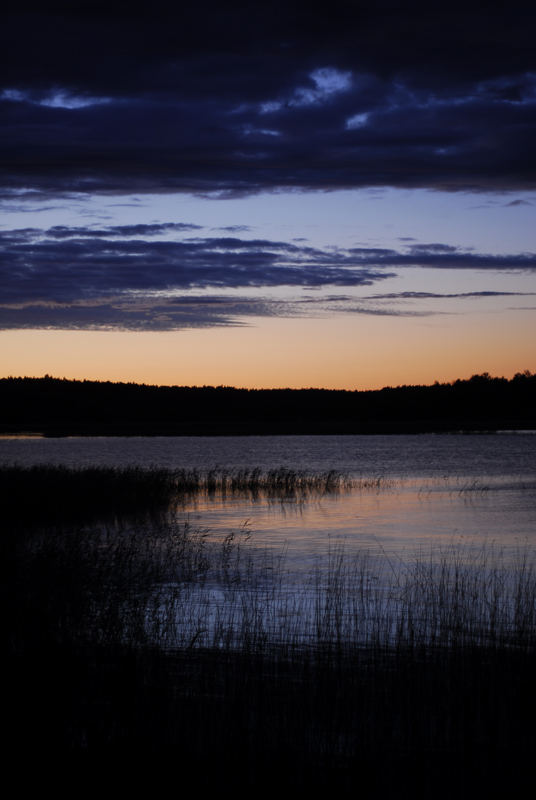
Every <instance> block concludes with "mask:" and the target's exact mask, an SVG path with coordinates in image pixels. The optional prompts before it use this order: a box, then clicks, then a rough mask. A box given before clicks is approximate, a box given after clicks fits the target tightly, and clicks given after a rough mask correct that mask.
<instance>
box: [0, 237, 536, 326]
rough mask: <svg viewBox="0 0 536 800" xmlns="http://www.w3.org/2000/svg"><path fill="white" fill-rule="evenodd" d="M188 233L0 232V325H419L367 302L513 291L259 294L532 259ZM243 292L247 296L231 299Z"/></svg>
mask: <svg viewBox="0 0 536 800" xmlns="http://www.w3.org/2000/svg"><path fill="white" fill-rule="evenodd" d="M197 228H199V226H197V225H194V224H193V223H180V222H176V223H162V224H158V225H157V224H150V225H118V226H109V227H105V228H103V227H100V228H98V227H87V228H83V227H68V226H54V227H52V228H49V229H48V230H42V229H39V228H34V227H28V228H19V229H13V230H6V231H4V232H3V233H2V234H0V281H1V285H2V298H1V302H2V311H1V315H0V326H3V327H36V326H37V327H67V328H76V327H78V328H92V327H104V328H106V327H112V328H113V327H116V328H125V329H140V330H163V329H173V328H177V327H192V326H203V325H205V326H206V325H228V324H237V321H238V320H240V319H243V318H244V317H248V316H266V315H277V316H281V315H288V314H303V313H323V312H325V311H330V312H333V311H345V312H352V313H360V314H361V313H366V314H377V315H387V314H388V315H397V316H408V315H423V314H427V313H430V312H428V311H419V312H414V311H404V310H400V309H399V308H398V309H397V308H385V307H378V306H374V303H372V304H371V303H370V302H369V301H370V300H374V301H376V300H399V299H430V298H435V297H443V298H452V297H492V296H503V295H504V296H506V295H516V294H523V293H517V292H487V291H479V292H477V291H475V292H465V293H453V294H435V293H427V292H402V293H394V294H383V295H381V294H377V295H372V296H370V297H369V298H364V300H363V301H362V302H361V301H360V302H359V303H356V300H355V298H352V297H350V296H348V295H345V294H342V295H341V294H332V293H330V294H327V295H326V292H325V291H322V292H319V294H318V295H317V296H314V297H313V296H310V297H308V298H307V297H306V298H301V299H294V300H292V299H287V300H285V301H278V302H276V301H275V300H268V299H266V298H263V294H266V293H269V291H270V290H274V289H278V288H280V287H291V288H294V289H295V290H296V292H297V293H299V292H300V291H301V290H302V289H309V290H316V291H319V290H325V289H328V290H329V287H341V288H342V287H349V288H350V287H353V288H355V287H363V286H371V285H373V284H375V283H377V282H380V281H382V280H384V279H386V278H389V277H392V276H393V275H395V274H396V272H398V271H399V270H401V269H404V268H410V267H427V268H432V269H479V270H482V271H486V270H487V271H497V270H498V271H507V270H514V271H519V270H525V271H536V254H530V253H529V254H526V253H523V254H517V255H500V256H496V255H494V256H490V255H486V254H481V253H475V252H473V251H465V250H461V249H457V248H454V247H451V246H447V245H444V244H441V243H432V244H429V245H426V244H419V245H414V244H411V245H408V246H407V247H406V248H405V249H403V250H394V249H388V248H365V247H359V248H349V249H343V248H334V247H330V248H325V249H321V248H315V247H311V246H309V245H307V244H303V243H302V244H297V243H295V242H294V243H291V242H283V241H271V240H268V239H242V238H240V237H238V236H216V237H206V236H205V237H203V236H196V237H184V238H180V237H181V235H183V234H184V233H187V232H189V231H191V230H195V229H197ZM170 234H172V236H171V237H170ZM163 235H165V236H166V237H167V238H161V237H162V236H163ZM159 237H160V238H159ZM173 237H174V238H173ZM244 290H247V291H248V294H253V295H254V296H253V297H249V298H245V297H242V296H240V295H236V292H237V291H238V292H240V291H244ZM252 290H253V291H252ZM192 291H193V292H199V291H201V292H205V291H206V292H210V295H209V294H207V295H206V296H204V295H202V296H198V295H192V294H191V292H192ZM222 292H224V293H223V294H222ZM226 293H229V296H228V294H226ZM230 293H232V294H233V296H232V297H231V296H230ZM308 306H309V311H307V307H308Z"/></svg>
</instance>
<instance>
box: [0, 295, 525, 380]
mask: <svg viewBox="0 0 536 800" xmlns="http://www.w3.org/2000/svg"><path fill="white" fill-rule="evenodd" d="M533 342H534V313H533V312H532V313H531V312H529V311H527V312H524V313H523V312H519V311H518V312H517V313H515V314H508V313H504V314H501V315H492V314H488V315H486V314H482V315H468V316H465V317H455V318H454V317H453V318H451V317H441V316H437V317H426V318H409V319H408V318H397V317H393V318H385V317H374V316H352V315H347V316H342V315H340V316H337V317H330V318H321V319H310V318H308V319H303V318H301V319H281V318H279V319H274V318H270V319H261V320H254V324H252V325H251V326H250V327H245V326H237V327H222V328H207V329H191V330H183V331H167V332H159V333H145V332H139V333H137V332H134V333H133V332H126V331H125V332H123V331H120V332H111V331H47V330H17V331H3V332H1V333H0V375H1V376H4V377H7V376H9V375H12V376H35V377H40V376H42V375H45V374H49V375H53V376H54V377H66V378H76V379H90V380H110V381H126V382H129V381H132V382H136V383H146V384H158V385H182V386H194V385H197V386H202V385H212V386H219V385H226V386H237V387H245V388H306V387H317V388H326V389H379V388H382V387H383V386H396V385H401V384H430V383H433V382H434V381H435V380H438V381H440V382H448V381H452V380H455V379H456V378H467V377H470V376H471V375H473V374H475V373H481V372H489V373H490V374H491V375H499V376H501V375H504V376H505V377H511V376H512V375H513V374H514V373H516V372H519V371H523V370H525V369H530V370H531V371H535V369H536V357H535V356H536V354H535V350H534V344H533Z"/></svg>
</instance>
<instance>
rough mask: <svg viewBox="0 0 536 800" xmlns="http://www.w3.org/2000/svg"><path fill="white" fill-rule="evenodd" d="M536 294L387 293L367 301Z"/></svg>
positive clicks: (489, 292)
mask: <svg viewBox="0 0 536 800" xmlns="http://www.w3.org/2000/svg"><path fill="white" fill-rule="evenodd" d="M533 294H536V292H491V291H482V292H452V293H439V292H389V293H387V294H372V295H369V299H372V300H435V299H438V300H445V299H447V300H451V299H460V298H463V297H513V296H514V297H527V296H530V295H533Z"/></svg>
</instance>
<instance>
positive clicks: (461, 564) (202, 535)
mask: <svg viewBox="0 0 536 800" xmlns="http://www.w3.org/2000/svg"><path fill="white" fill-rule="evenodd" d="M145 472H146V471H136V470H134V471H128V472H127V471H124V470H123V471H117V470H112V471H108V472H107V471H102V470H97V471H96V472H91V471H87V470H80V471H69V470H64V469H62V468H54V469H52V470H51V468H49V467H48V468H46V469H45V468H43V470H42V472H41V471H40V469H36V470H35V471H32V470H28V471H27V472H24V473H23V472H22V471H21V470H18V478H17V479H18V480H19V481H21V482H22V479H23V478H27V477H29V481H28V482H27V483H26V492H25V493H24V492H21V494H20V495H19V496H20V497H25V498H26V500H27V499H28V497H31V496H33V497H34V498H35V495H34V494H33V491H34V488H35V485H37V483H38V477H39V475H42V476H45V479H46V477H47V476H48V477H50V475H51V474H52V473H53V479H51V481H52V480H56V483H58V482H59V485H60V486H62V487H63V491H64V492H66V493H67V494H69V495H70V496H71V498H73V497H74V498H76V502H80V496H77V495H76V492H77V491H78V490H77V489H76V488H73V487H76V481H77V480H78V481H80V482H82V483H83V477H85V478H91V479H94V480H93V483H91V480H90V481H89V483H88V484H86V489H84V491H85V492H86V494H84V495H83V497H84V498H86V500H87V503H89V498H90V496H91V492H95V491H96V489H97V488H98V487H99V486H100V485H101V484H99V481H101V482H102V484H103V485H104V484H106V480H107V478H109V479H110V482H111V484H112V485H111V486H110V485H108V487H107V488H106V490H103V492H102V494H101V495H99V494H98V492H97V493H96V494H95V498H96V502H97V506H98V510H99V514H100V515H101V517H102V516H103V515H104V512H106V513H107V516H105V518H99V520H98V521H96V520H95V518H94V516H92V515H91V514H90V515H89V516H88V518H87V519H84V520H82V519H81V518H80V517H79V518H77V520H76V521H75V520H74V517H69V515H68V514H67V515H63V516H62V515H61V514H59V515H58V516H57V517H54V518H51V519H49V520H47V521H43V520H44V518H43V517H39V520H40V521H39V524H37V522H36V518H31V519H30V522H28V520H27V519H26V520H22V521H21V520H20V519H19V520H18V522H17V523H13V524H6V526H5V530H4V534H3V537H2V546H3V548H4V556H5V558H4V560H3V563H4V570H5V580H4V581H3V584H2V591H3V593H4V595H3V606H4V608H7V609H8V614H7V620H6V623H5V640H6V643H7V652H8V670H7V677H6V680H5V687H6V689H5V694H6V696H7V699H8V700H10V701H12V706H13V707H12V709H11V710H9V711H8V712H6V716H5V724H6V725H7V727H8V729H9V730H10V733H11V740H12V743H13V744H12V746H13V748H15V749H18V750H19V751H22V752H24V753H26V754H28V753H29V754H31V757H32V759H33V758H34V757H37V754H40V755H42V754H44V755H45V756H46V758H48V759H49V761H50V762H51V763H57V762H58V760H59V759H65V758H66V757H69V758H73V757H81V756H83V757H84V758H86V757H89V758H91V759H92V760H93V761H92V767H93V766H94V763H95V760H97V761H98V760H99V759H100V758H101V757H102V756H103V755H104V756H106V759H107V763H109V760H110V758H111V759H112V761H113V762H114V763H117V764H121V763H122V758H123V757H125V758H126V759H127V760H128V763H129V764H132V763H133V759H134V758H136V759H137V762H136V763H138V764H142V763H145V764H148V765H152V764H153V763H154V762H155V761H158V763H159V768H160V769H164V770H165V769H166V765H167V767H168V768H169V769H170V770H171V771H172V772H173V773H174V774H175V775H180V779H181V781H182V785H184V786H190V785H195V786H196V787H204V788H209V789H213V790H215V789H221V786H222V785H226V786H229V787H235V788H236V791H239V789H245V790H247V791H248V793H250V792H251V790H252V789H254V788H258V787H259V785H261V784H262V786H263V787H265V788H268V787H269V788H270V789H273V790H274V791H275V790H276V789H278V788H280V786H281V785H282V783H283V782H284V785H285V786H286V787H287V788H294V789H304V788H306V789H313V788H318V787H321V788H323V789H326V790H327V789H329V790H331V791H332V790H340V791H344V792H349V791H355V788H356V786H358V787H359V788H360V789H362V790H363V792H368V791H375V792H377V793H379V796H394V793H396V795H397V796H402V797H404V796H411V797H416V796H417V797H418V796H423V797H425V796H426V797H428V796H430V794H431V793H432V792H433V793H434V795H435V796H449V795H450V796H451V795H452V792H453V791H456V794H457V795H458V796H459V797H464V796H467V797H469V796H471V797H474V796H475V792H476V793H478V792H480V793H481V792H483V791H487V792H489V791H491V789H494V790H495V789H497V790H498V789H499V787H500V788H502V789H503V790H506V789H507V790H508V791H510V792H512V791H514V790H515V782H516V780H517V779H521V777H522V776H523V775H524V772H525V766H527V765H530V763H531V754H532V753H533V751H534V747H535V746H536V734H535V731H534V725H533V720H534V714H535V713H536V701H535V698H534V692H533V677H534V667H535V666H536V563H535V554H534V552H533V551H531V550H530V549H529V548H525V549H523V548H520V549H519V551H518V552H517V553H515V554H514V555H513V556H512V554H510V553H503V552H500V551H495V550H494V549H493V548H492V547H489V548H481V549H479V550H476V549H472V548H470V547H465V548H460V547H458V546H454V545H453V546H452V547H448V548H444V549H443V550H436V551H430V552H429V553H421V554H419V555H418V556H416V557H415V559H414V560H413V561H410V562H407V561H406V562H405V563H403V564H402V563H400V562H394V561H392V560H389V559H388V558H387V557H386V554H385V553H382V552H378V553H375V554H374V553H372V552H371V551H367V552H363V553H359V554H357V555H355V554H350V553H348V552H346V551H345V549H344V547H342V546H332V547H331V548H330V549H329V551H328V552H327V553H326V555H325V557H324V558H323V559H319V560H318V561H317V563H316V564H315V565H314V567H313V568H312V569H311V570H310V571H309V572H306V573H303V572H302V573H299V574H297V573H293V572H292V571H291V570H290V568H289V567H288V565H287V564H286V562H285V559H284V555H280V556H276V555H274V554H273V553H272V552H269V551H264V550H262V549H261V548H259V547H258V546H256V544H255V535H254V531H250V530H249V528H248V527H247V526H244V527H243V528H240V529H238V530H236V531H233V532H231V533H227V534H226V535H223V536H220V537H219V538H218V537H217V536H215V535H214V534H212V533H211V532H210V531H208V530H204V529H199V528H193V527H192V526H191V525H189V524H188V523H184V522H181V521H179V520H178V518H177V516H176V514H175V513H174V511H173V508H174V504H175V502H176V500H177V496H178V494H177V492H178V491H179V494H180V492H182V493H183V494H182V496H187V495H188V493H190V494H193V495H195V493H196V492H197V493H198V492H205V493H210V492H212V491H214V492H219V493H222V494H223V493H225V492H228V493H233V492H245V493H246V494H248V495H251V492H256V491H261V488H260V487H262V491H267V492H269V491H271V492H274V493H276V487H277V492H279V494H280V495H282V496H288V493H290V494H291V496H295V493H296V492H302V493H303V492H305V493H306V492H309V491H311V492H312V491H328V489H327V488H326V487H331V486H333V485H334V486H335V490H336V491H337V490H340V489H341V488H344V487H345V485H346V484H345V483H344V482H343V481H342V480H341V478H340V477H337V476H335V477H331V478H330V479H329V481H328V480H327V476H323V477H322V479H320V480H318V479H317V480H316V481H313V480H312V479H311V480H310V481H309V483H308V482H307V479H306V476H304V475H301V477H299V476H298V475H296V473H293V474H292V475H289V474H287V473H286V472H285V471H277V474H272V473H262V472H261V471H256V470H253V471H247V470H246V471H243V472H234V473H229V472H225V471H219V470H213V471H211V473H210V474H209V473H203V474H201V473H196V472H195V471H191V472H190V471H189V472H187V473H184V472H181V473H173V477H172V481H171V483H169V482H168V480H169V476H170V473H169V472H167V471H163V474H162V475H159V473H157V472H156V471H154V470H153V471H152V478H154V480H155V482H154V484H151V485H153V486H154V487H155V489H154V492H153V493H148V494H145V495H144V494H142V492H141V486H142V485H147V484H146V483H145V484H144V481H145V479H146V478H147V476H146V474H145ZM72 473H74V477H72ZM3 474H4V476H5V475H6V474H9V470H7V471H4V473H3ZM81 476H83V477H81ZM118 476H119V478H118ZM71 478H72V481H73V482H72V483H69V480H70V479H71ZM157 478H158V480H157ZM298 478H299V479H298ZM317 478H318V476H317ZM64 479H65V480H64ZM116 479H117V482H115V483H114V481H116ZM34 480H35V484H33V483H32V481H34ZM121 480H123V481H124V486H125V487H126V486H127V485H128V486H129V487H130V489H132V488H133V487H134V486H137V487H138V495H137V503H138V504H137V505H136V504H135V506H134V508H133V507H131V506H130V505H129V503H128V502H127V499H128V493H127V491H126V488H125V492H124V494H121V492H120V490H118V491H119V497H120V500H119V501H118V500H117V497H118V495H114V493H113V491H112V487H116V488H117V487H118V486H120V481H121ZM233 481H234V483H233ZM14 482H16V481H14ZM4 485H5V484H4ZM45 485H47V484H46V480H45ZM89 485H91V491H90V489H89V488H88V486H89ZM50 486H52V482H51V483H49V484H48V487H49V488H50ZM380 486H381V481H380ZM162 487H163V488H162ZM178 487H180V490H179V489H178ZM361 488H363V489H366V490H367V489H369V488H372V489H374V488H377V487H374V486H373V485H372V483H371V485H365V486H363V487H361ZM164 490H165V491H164ZM329 490H331V488H330V489H329ZM38 491H40V490H36V492H38ZM51 491H52V492H54V491H57V486H56V489H54V488H53V489H52V490H51ZM80 491H82V490H80ZM140 495H141V497H140ZM274 496H275V494H274ZM56 497H59V495H56ZM99 497H101V498H102V503H101V504H100V505H99V502H100V501H99V500H98V498H99ZM106 498H109V499H106ZM143 499H144V500H145V505H144V502H143ZM153 499H154V502H153ZM86 500H84V502H86ZM123 503H125V506H124V507H125V509H126V510H125V513H120V510H121V508H123V505H122V504H123ZM67 505H68V508H70V506H69V503H68V504H67ZM74 507H75V505H73V508H74ZM170 507H171V509H172V510H170ZM84 508H86V506H85V505H84V503H82V505H81V506H80V505H79V506H78V511H77V513H78V514H81V513H82V512H83V510H84ZM148 509H149V510H151V513H150V514H149V515H147V514H146V513H145V514H142V513H135V514H133V511H136V510H137V512H141V511H142V510H143V511H144V512H146V511H147V510H148ZM92 513H93V512H92ZM8 706H9V703H8ZM207 753H210V766H211V769H207V763H206V759H207ZM151 769H152V766H151ZM527 772H528V769H527ZM153 773H154V770H153ZM505 787H506V789H505ZM490 796H491V795H490Z"/></svg>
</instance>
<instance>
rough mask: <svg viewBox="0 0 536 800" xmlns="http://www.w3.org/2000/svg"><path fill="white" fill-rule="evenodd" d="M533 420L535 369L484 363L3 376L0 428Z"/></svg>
mask: <svg viewBox="0 0 536 800" xmlns="http://www.w3.org/2000/svg"><path fill="white" fill-rule="evenodd" d="M534 428H536V374H532V373H531V372H530V371H528V370H526V371H525V372H522V373H521V372H520V373H517V374H516V375H514V377H513V378H511V379H507V378H499V377H492V376H490V375H489V374H488V373H487V372H484V373H483V374H480V375H473V376H472V377H471V378H469V379H467V380H460V379H459V380H456V381H453V382H451V383H439V382H437V381H436V383H434V384H433V385H429V386H420V385H418V386H396V387H385V388H383V389H379V390H367V391H359V390H355V391H349V390H331V389H312V388H311V389H237V388H233V387H230V386H152V385H147V384H137V383H114V382H110V381H89V380H82V381H80V380H69V379H66V378H53V377H51V376H49V375H45V377H43V378H29V377H19V378H16V377H8V378H2V379H0V432H3V433H21V432H35V433H44V434H45V435H57V436H59V435H72V434H80V435H84V434H86V435H90V434H108V435H135V434H140V435H141V434H146V435H158V434H160V435H186V434H194V435H202V434H345V433H417V432H433V431H437V432H441V431H458V430H462V431H486V430H501V429H506V430H509V429H512V430H520V429H534Z"/></svg>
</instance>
